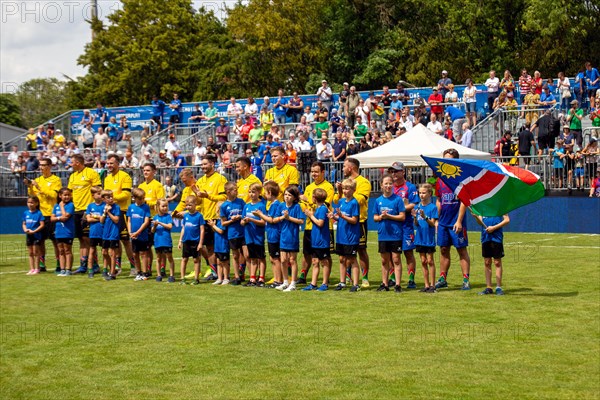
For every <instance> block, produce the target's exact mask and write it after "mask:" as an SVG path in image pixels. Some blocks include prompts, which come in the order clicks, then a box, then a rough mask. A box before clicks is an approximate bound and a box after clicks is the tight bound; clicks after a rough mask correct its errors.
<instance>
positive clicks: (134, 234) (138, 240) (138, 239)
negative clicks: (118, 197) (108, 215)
mask: <svg viewBox="0 0 600 400" xmlns="http://www.w3.org/2000/svg"><path fill="white" fill-rule="evenodd" d="M131 198H132V199H133V203H132V204H131V205H130V206H129V208H127V217H128V218H127V230H128V231H129V237H131V248H132V250H133V257H134V258H135V265H136V266H138V265H139V266H141V270H138V271H137V275H136V277H135V279H134V280H135V281H145V280H147V279H148V277H150V275H151V273H150V268H149V267H150V266H149V265H148V261H149V257H148V251H149V250H150V238H149V236H148V227H149V226H150V207H149V206H148V204H146V192H144V190H142V189H140V188H135V189H133V190H132V191H131ZM140 258H141V263H140ZM159 274H160V272H159Z"/></svg>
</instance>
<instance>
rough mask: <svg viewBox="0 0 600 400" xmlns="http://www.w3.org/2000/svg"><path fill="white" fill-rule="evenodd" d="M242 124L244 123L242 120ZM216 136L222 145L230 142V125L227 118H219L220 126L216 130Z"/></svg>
mask: <svg viewBox="0 0 600 400" xmlns="http://www.w3.org/2000/svg"><path fill="white" fill-rule="evenodd" d="M240 122H242V121H241V120H240ZM216 135H217V141H218V142H219V143H220V144H225V143H227V142H228V141H229V125H227V121H226V120H225V118H219V125H218V126H217V129H216ZM240 139H241V136H240Z"/></svg>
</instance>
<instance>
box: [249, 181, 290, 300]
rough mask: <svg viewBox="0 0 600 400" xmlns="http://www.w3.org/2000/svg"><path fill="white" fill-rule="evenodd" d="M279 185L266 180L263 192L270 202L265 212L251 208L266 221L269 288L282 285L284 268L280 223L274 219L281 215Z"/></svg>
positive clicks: (281, 204)
mask: <svg viewBox="0 0 600 400" xmlns="http://www.w3.org/2000/svg"><path fill="white" fill-rule="evenodd" d="M279 192H280V189H279V185H278V184H277V183H276V182H273V181H268V182H265V186H264V194H265V199H266V200H267V202H268V203H267V204H270V206H269V209H268V210H267V213H264V212H262V210H261V209H260V208H259V209H256V210H253V211H252V213H253V214H254V215H256V216H257V217H259V218H261V219H262V220H263V221H265V222H266V223H267V227H266V232H267V247H268V249H269V258H270V260H271V268H272V269H273V283H272V284H271V285H269V288H271V289H275V288H277V287H278V286H281V285H283V281H284V270H283V269H282V267H281V260H280V254H281V253H280V252H281V250H280V247H279V237H280V235H281V231H280V225H281V224H280V223H278V222H275V219H276V218H277V217H278V216H279V215H281V210H280V208H281V207H282V206H283V203H281V202H280V201H279V200H278V197H279Z"/></svg>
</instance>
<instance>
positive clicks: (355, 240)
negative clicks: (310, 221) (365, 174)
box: [329, 178, 360, 292]
mask: <svg viewBox="0 0 600 400" xmlns="http://www.w3.org/2000/svg"><path fill="white" fill-rule="evenodd" d="M355 191H356V181H355V180H354V179H352V178H348V179H345V180H344V181H343V182H342V193H343V195H344V197H343V198H341V199H340V201H339V202H338V205H339V208H338V209H337V210H335V211H334V212H333V213H330V214H329V218H330V219H334V220H336V221H338V226H337V242H336V245H335V250H336V253H337V254H338V255H339V256H340V283H339V284H338V285H337V286H336V288H335V290H342V289H344V288H345V287H346V270H347V269H348V268H351V271H352V288H351V289H350V291H351V292H358V291H359V290H360V286H359V285H358V275H359V272H360V271H359V267H358V262H357V261H356V254H357V251H358V244H359V241H360V224H359V216H360V207H359V205H358V201H357V200H356V199H355V198H354V192H355Z"/></svg>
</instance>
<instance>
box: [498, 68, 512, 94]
mask: <svg viewBox="0 0 600 400" xmlns="http://www.w3.org/2000/svg"><path fill="white" fill-rule="evenodd" d="M500 90H502V91H504V92H506V94H509V93H513V94H514V90H515V80H514V79H513V77H512V74H511V73H510V71H509V70H506V71H504V76H503V77H502V80H501V81H500Z"/></svg>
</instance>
